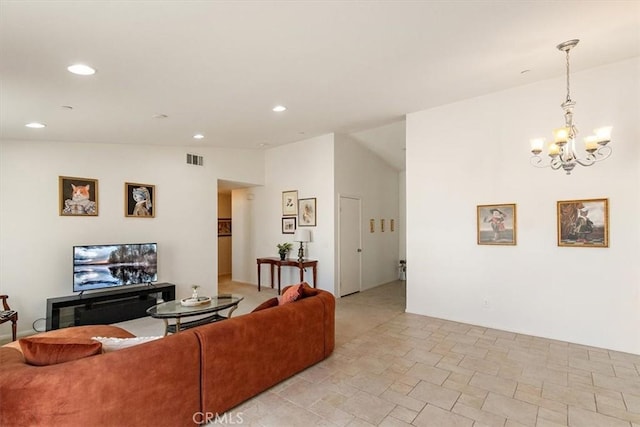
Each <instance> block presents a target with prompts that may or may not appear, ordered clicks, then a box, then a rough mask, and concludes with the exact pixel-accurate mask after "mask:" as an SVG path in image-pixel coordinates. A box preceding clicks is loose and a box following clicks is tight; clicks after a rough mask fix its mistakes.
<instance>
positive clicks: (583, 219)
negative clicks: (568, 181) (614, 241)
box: [557, 199, 609, 248]
mask: <svg viewBox="0 0 640 427" xmlns="http://www.w3.org/2000/svg"><path fill="white" fill-rule="evenodd" d="M557 216H558V233H557V235H558V246H564V247H572V248H608V247H609V199H583V200H562V201H558V202H557Z"/></svg>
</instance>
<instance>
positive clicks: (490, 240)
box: [477, 203, 516, 245]
mask: <svg viewBox="0 0 640 427" xmlns="http://www.w3.org/2000/svg"><path fill="white" fill-rule="evenodd" d="M477 218H478V233H477V234H478V244H479V245H515V244H516V205H515V203H506V204H500V205H478V207H477Z"/></svg>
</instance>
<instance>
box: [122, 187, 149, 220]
mask: <svg viewBox="0 0 640 427" xmlns="http://www.w3.org/2000/svg"><path fill="white" fill-rule="evenodd" d="M124 216H128V217H133V218H155V216H156V186H155V185H150V184H136V183H133V182H125V183H124Z"/></svg>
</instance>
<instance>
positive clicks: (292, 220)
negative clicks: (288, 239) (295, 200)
mask: <svg viewBox="0 0 640 427" xmlns="http://www.w3.org/2000/svg"><path fill="white" fill-rule="evenodd" d="M295 232H296V217H295V216H294V217H289V218H282V234H295Z"/></svg>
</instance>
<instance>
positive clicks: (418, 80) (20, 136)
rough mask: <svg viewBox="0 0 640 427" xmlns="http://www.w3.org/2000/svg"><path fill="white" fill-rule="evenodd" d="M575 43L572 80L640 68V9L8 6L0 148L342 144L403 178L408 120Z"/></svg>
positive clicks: (544, 65) (494, 4) (548, 4)
mask: <svg viewBox="0 0 640 427" xmlns="http://www.w3.org/2000/svg"><path fill="white" fill-rule="evenodd" d="M572 38H579V39H581V42H580V44H579V45H578V47H577V48H576V49H575V50H573V51H572V58H571V65H572V71H577V70H581V69H585V68H590V67H594V66H598V65H601V64H606V63H610V62H614V61H618V60H622V59H626V58H630V57H634V56H638V55H640V1H583V2H577V1H562V0H558V1H515V0H514V1H477V0H472V1H449V2H446V1H422V2H421V1H375V2H374V1H297V2H293V1H279V2H275V1H60V0H58V1H50V2H47V1H5V0H1V1H0V138H2V139H11V140H43V141H75V142H104V143H123V144H127V143H137V144H164V145H184V146H191V147H193V146H197V145H206V146H215V147H237V148H249V149H262V146H264V144H267V145H266V147H269V146H275V145H280V144H285V143H290V142H293V141H298V140H301V139H305V138H309V137H312V136H316V135H321V134H326V133H329V132H336V133H347V134H351V135H352V136H353V137H354V138H356V139H357V140H359V141H361V142H362V143H364V144H365V145H367V146H369V147H370V148H371V149H372V150H374V151H376V152H378V153H379V154H380V155H381V156H383V157H385V158H386V159H388V160H389V162H390V163H391V164H393V165H394V166H395V167H396V168H398V169H400V170H401V169H404V151H403V150H402V148H403V146H404V123H403V120H404V115H405V114H406V113H410V112H414V111H418V110H422V109H426V108H430V107H434V106H437V105H442V104H446V103H450V102H454V101H457V100H460V99H465V98H470V97H474V96H478V95H482V94H485V93H489V92H493V91H497V90H502V89H506V88H510V87H514V86H519V85H524V84H528V83H532V82H535V81H539V80H543V79H548V78H552V77H558V76H561V75H563V73H564V66H565V64H564V57H563V54H562V53H561V52H559V51H558V50H556V49H555V45H556V44H558V43H559V42H562V41H565V40H568V39H572ZM76 62H83V63H86V64H89V65H91V66H93V67H95V68H97V70H98V72H97V74H95V75H94V76H91V77H78V76H75V75H72V74H70V73H69V72H67V71H66V67H67V66H68V65H70V64H72V63H76ZM525 69H529V70H531V71H530V72H527V73H524V74H521V71H522V70H525ZM563 91H564V88H558V105H559V104H560V103H561V102H562V100H563V99H562V98H563V95H564V92H563ZM576 97H579V96H578V94H576ZM276 104H283V105H286V106H287V107H288V110H287V111H286V112H284V113H279V114H278V113H274V112H272V111H271V108H272V107H273V106H274V105H276ZM65 105H67V106H72V107H73V109H72V110H69V109H65V108H62V106H65ZM549 107H550V108H553V107H557V105H550V106H549ZM156 114H166V115H168V118H166V119H156V118H153V116H154V115H156ZM559 114H561V112H560V110H559ZM31 121H40V122H44V123H46V124H47V127H46V128H45V129H40V130H34V129H28V128H26V127H25V126H24V125H25V124H26V123H27V122H31ZM197 132H201V133H203V134H204V135H205V139H203V140H200V141H196V140H194V139H193V138H192V135H193V134H195V133H197Z"/></svg>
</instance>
